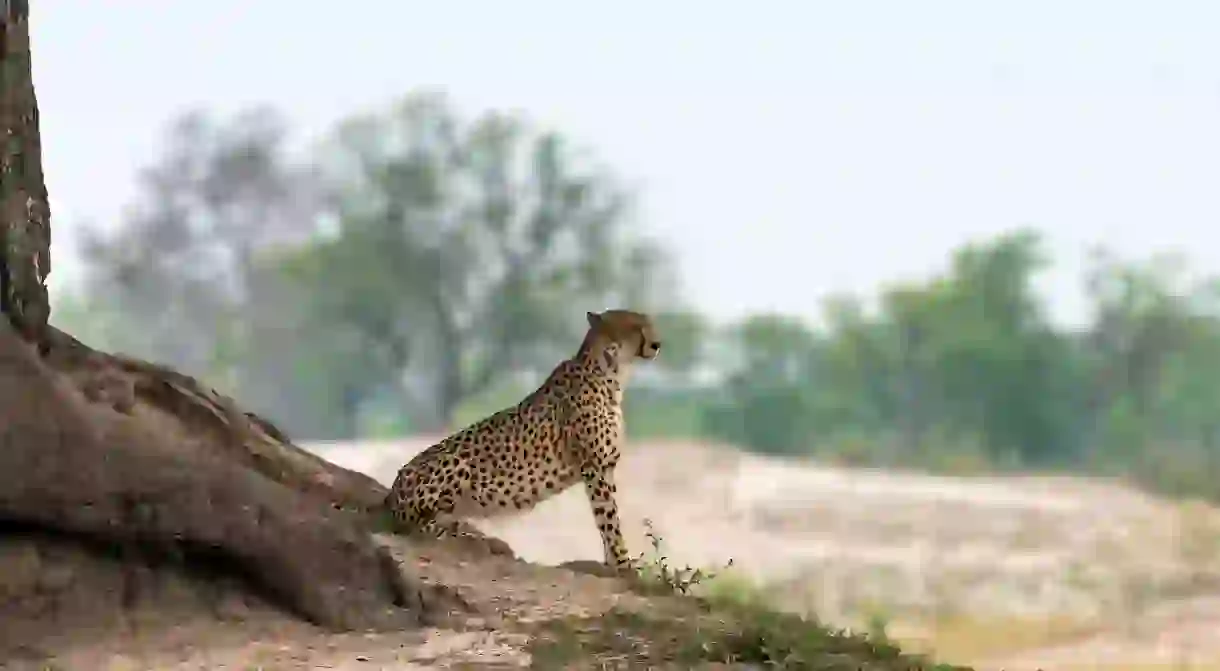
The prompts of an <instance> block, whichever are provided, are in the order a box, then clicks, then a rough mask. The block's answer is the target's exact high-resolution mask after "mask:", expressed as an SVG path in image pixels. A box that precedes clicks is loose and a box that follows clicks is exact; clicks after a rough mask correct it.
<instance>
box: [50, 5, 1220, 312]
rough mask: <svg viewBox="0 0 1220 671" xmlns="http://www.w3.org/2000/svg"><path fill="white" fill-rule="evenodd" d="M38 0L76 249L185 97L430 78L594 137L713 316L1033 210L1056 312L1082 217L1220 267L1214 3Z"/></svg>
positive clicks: (1099, 230) (289, 95)
mask: <svg viewBox="0 0 1220 671" xmlns="http://www.w3.org/2000/svg"><path fill="white" fill-rule="evenodd" d="M34 5H35V6H34V8H33V12H34V13H33V19H32V20H33V40H34V75H35V83H36V86H37V90H38V96H39V103H40V105H41V110H42V130H43V137H44V162H45V167H46V170H47V181H48V186H49V188H50V191H51V199H52V206H53V208H54V210H53V217H54V226H55V240H56V245H57V247H56V252H57V253H58V254H60V255H61V257H60V258H61V259H62V254H64V252H65V251H67V249H65V246H66V245H70V244H71V243H70V237H71V228H72V225H73V223H74V222H76V221H79V220H80V219H82V218H85V217H88V218H93V219H96V220H102V221H104V220H106V219H113V217H114V216H115V215H116V214H117V213H118V212H119V211H120V209H121V208H122V205H123V204H124V203H125V202H127V201H128V200H129V199H130V197H131V195H132V184H133V181H132V177H133V174H134V171H135V170H136V169H137V167H138V166H140V165H141V164H143V163H145V162H147V161H149V160H151V159H152V158H153V157H154V156H155V154H156V151H157V149H158V145H157V143H158V140H159V138H160V133H161V132H162V130H163V129H164V124H165V123H166V122H167V121H168V119H169V118H171V117H172V116H173V115H174V114H175V113H177V112H179V111H181V110H183V109H185V108H187V107H189V106H192V105H196V104H201V105H206V106H208V107H211V108H213V109H216V110H218V111H221V112H228V111H235V110H237V109H239V108H241V107H243V106H245V105H249V104H254V103H260V102H268V103H272V104H274V105H277V106H278V107H280V108H282V109H283V110H284V111H285V112H287V113H288V114H289V116H290V118H291V119H292V120H293V121H294V122H295V123H296V125H297V127H298V128H299V129H300V130H301V131H302V133H303V134H304V135H303V137H308V136H309V135H311V134H317V133H319V132H321V131H323V130H325V129H326V128H327V126H328V125H329V123H330V122H331V121H333V120H335V119H336V118H338V117H340V116H342V115H344V114H346V113H349V112H352V111H356V110H359V109H361V108H368V107H370V106H377V105H383V104H386V103H389V102H392V101H393V100H394V99H395V98H396V97H398V96H399V95H401V94H403V93H405V92H407V91H409V90H412V89H415V88H417V87H427V88H442V89H444V90H446V91H447V92H449V94H450V95H451V96H452V98H453V100H454V102H455V103H456V104H457V105H458V106H459V108H460V109H461V110H462V111H464V112H468V113H471V114H473V113H477V112H479V111H480V110H483V109H485V108H488V107H498V108H512V109H517V110H520V111H523V112H526V113H527V114H529V115H530V116H531V117H532V118H534V119H535V120H536V121H539V122H541V123H544V124H548V125H553V126H554V127H557V128H558V129H560V130H562V131H564V132H566V133H568V134H569V135H571V136H572V137H573V138H574V139H576V140H577V141H579V142H580V143H582V144H583V145H585V146H586V147H588V148H589V149H591V150H593V151H594V152H596V153H597V154H598V155H599V156H600V157H601V158H603V159H605V160H606V161H607V162H608V163H609V164H610V165H612V166H613V167H614V168H615V169H616V170H617V171H619V172H620V173H621V174H622V175H624V176H625V177H627V178H628V179H629V180H630V181H631V182H632V183H633V184H635V185H637V186H638V187H639V189H640V195H641V202H642V207H641V211H640V215H641V217H642V218H643V226H645V227H646V228H647V230H649V231H651V232H654V233H655V234H657V235H659V236H662V237H663V238H665V239H667V240H668V241H670V242H671V243H672V244H673V246H674V247H675V248H676V249H677V250H679V252H680V262H681V266H682V271H683V277H684V284H685V288H686V291H687V295H688V296H689V297H690V298H691V299H692V300H693V301H695V303H696V304H697V305H699V306H700V307H702V308H705V309H707V310H709V311H712V312H714V313H715V314H717V315H720V316H726V317H727V316H731V315H735V314H740V313H742V312H744V311H757V310H783V311H790V312H798V313H802V314H806V315H811V316H812V315H813V314H815V313H816V311H817V308H818V305H819V301H820V300H821V299H822V298H823V297H824V296H825V295H826V294H828V293H831V292H836V291H844V290H849V291H869V290H872V289H874V288H875V287H876V286H877V285H878V284H880V283H882V282H885V281H888V280H892V279H896V278H902V277H918V276H920V275H924V274H926V273H929V272H931V271H933V270H935V269H937V268H938V267H940V266H941V265H942V264H943V263H944V261H945V258H946V254H947V252H948V250H949V249H950V248H951V247H953V246H954V245H957V244H959V243H961V242H963V241H965V240H967V239H970V238H975V237H979V236H986V235H989V234H992V233H995V232H998V231H1002V230H1005V229H1009V228H1012V227H1016V226H1021V225H1030V226H1034V227H1037V228H1039V229H1042V230H1043V231H1045V232H1046V233H1047V235H1048V236H1049V239H1050V241H1051V242H1052V251H1053V252H1054V254H1055V258H1056V261H1057V267H1058V271H1057V272H1056V273H1055V274H1054V275H1052V276H1050V277H1049V278H1048V283H1047V285H1046V286H1047V287H1048V288H1049V290H1051V291H1052V292H1053V295H1054V298H1055V306H1056V310H1057V311H1058V312H1059V313H1060V314H1061V315H1071V314H1072V313H1073V312H1075V311H1076V310H1078V307H1079V302H1078V299H1077V296H1076V294H1077V289H1076V286H1077V276H1078V273H1079V270H1080V267H1079V261H1080V258H1081V252H1082V251H1083V250H1084V249H1085V248H1086V247H1087V246H1088V245H1090V244H1093V243H1097V242H1106V243H1108V244H1110V245H1111V246H1112V247H1114V248H1115V249H1117V250H1119V251H1121V252H1123V253H1128V254H1144V253H1147V252H1150V251H1153V250H1166V249H1179V250H1182V251H1185V252H1186V253H1188V254H1189V255H1190V257H1191V258H1192V259H1193V261H1194V263H1195V265H1196V266H1197V267H1198V269H1199V270H1202V271H1207V272H1220V37H1218V36H1220V3H1217V2H1208V1H1206V0H1200V1H1199V2H1174V1H1171V0H1159V1H1158V2H1148V1H1144V2H1122V1H1119V0H1098V1H1096V2H1087V1H1085V0H1074V1H1072V2H1065V1H1062V0H1061V1H1058V2H1038V1H1033V0H1024V1H1022V2H979V1H978V0H974V1H968V2H932V1H929V2H920V3H914V2H909V0H895V1H893V2H868V1H864V0H853V1H852V2H846V1H841V2H834V3H830V2H814V1H813V0H806V1H805V2H796V1H795V0H792V1H790V2H783V3H781V2H769V3H763V2H759V3H751V4H747V3H744V2H738V3H725V2H708V1H707V0H704V1H701V2H695V1H693V0H669V1H668V2H651V3H644V2H638V1H626V2H617V3H610V4H607V5H601V6H595V5H593V4H591V3H570V2H569V3H564V2H558V1H548V2H541V1H531V0H518V1H517V2H512V3H508V2H492V1H491V0H486V1H484V2H462V1H457V0H449V1H448V2H443V3H442V2H428V3H424V2H406V1H401V0H400V1H399V2H391V1H390V0H380V1H377V2H373V1H365V2H356V1H352V2H347V3H334V2H320V1H314V0H291V1H289V0H259V1H258V2H251V1H250V0H243V1H237V0H212V1H211V2H149V1H147V0H142V1H136V0H106V1H105V2H84V1H83V0H38V2H35V3H34ZM595 7H600V9H595ZM336 8H338V9H336ZM747 8H752V9H747ZM69 273H70V270H68V266H67V264H66V263H64V262H63V261H62V260H61V261H60V262H59V263H58V264H57V265H56V271H55V273H54V279H55V280H56V281H55V282H53V284H61V283H62V282H63V280H65V279H67V277H66V276H67V275H68V274H69Z"/></svg>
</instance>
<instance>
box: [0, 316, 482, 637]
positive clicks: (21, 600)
mask: <svg viewBox="0 0 1220 671" xmlns="http://www.w3.org/2000/svg"><path fill="white" fill-rule="evenodd" d="M61 335H62V334H61ZM56 346H58V347H59V352H58V353H57V352H56ZM73 348H75V349H73ZM112 362H115V363H112ZM83 363H87V364H88V366H85V365H83ZM48 364H50V365H48ZM87 368H88V370H87ZM99 373H104V374H105V375H108V376H110V377H111V378H112V379H113V380H116V381H118V383H119V384H118V386H119V387H120V388H123V386H124V385H130V387H129V388H130V389H131V390H132V391H133V392H134V393H133V395H132V396H131V398H129V399H128V400H127V401H126V402H123V403H112V402H109V401H112V400H113V397H108V398H107V399H106V400H107V401H108V402H107V403H106V404H105V405H103V404H99V403H88V402H87V401H86V400H85V398H84V397H83V396H82V394H81V392H80V391H79V386H78V385H73V384H70V381H73V382H77V383H78V384H79V375H82V374H84V375H96V374H99ZM188 381H189V384H188ZM190 385H194V386H193V388H191V386H190ZM171 402H173V403H178V404H180V405H181V404H186V405H189V406H192V408H183V407H177V408H170V409H169V410H170V411H167V409H166V407H165V405H166V404H168V403H171ZM226 404H227V406H228V408H229V411H226V410H225V407H224V406H225V405H226ZM232 407H233V406H232V403H231V401H227V399H223V398H222V397H219V395H216V394H214V392H209V394H203V393H201V388H200V387H199V386H198V384H197V383H195V382H194V381H193V380H190V378H186V377H185V376H180V375H178V374H175V373H172V372H161V369H158V368H157V367H155V366H147V365H146V366H144V367H140V366H135V365H133V364H132V362H131V361H130V360H125V359H121V358H112V357H109V356H108V355H103V354H100V353H97V352H92V351H91V350H88V348H85V347H84V346H83V345H80V344H79V343H77V342H76V341H74V340H71V339H70V338H67V337H66V336H63V337H62V338H61V339H59V340H58V341H53V342H52V343H51V347H50V351H49V352H48V353H47V357H46V363H44V361H43V360H42V359H40V358H39V356H38V353H36V351H35V350H34V348H33V347H31V346H30V345H28V344H27V343H25V342H24V341H22V340H21V339H20V338H19V337H18V336H17V335H16V334H15V333H14V332H13V331H12V330H11V329H10V328H9V327H8V326H7V324H3V325H0V621H3V622H4V627H3V628H2V629H3V632H2V633H0V661H2V660H4V659H6V658H8V657H10V656H12V655H20V654H21V650H26V651H27V653H28V652H29V651H31V650H32V651H35V652H36V651H37V650H38V649H39V648H40V647H41V646H46V645H55V644H58V643H57V642H59V641H60V640H61V639H62V638H63V637H64V636H66V635H67V634H68V633H69V632H71V633H72V634H73V635H85V636H88V635H90V634H91V633H99V632H103V631H104V630H106V629H107V627H113V626H128V625H131V624H132V623H136V622H139V621H141V620H144V621H155V620H161V621H163V622H167V621H171V622H172V621H180V620H182V619H183V618H187V617H190V616H196V617H201V618H211V619H213V620H214V619H216V618H217V617H218V614H220V615H221V616H224V617H228V616H230V615H232V614H233V613H234V612H242V611H243V609H247V610H248V609H251V608H253V609H254V611H267V612H275V611H276V610H278V609H282V610H280V613H281V618H283V617H286V616H287V614H289V613H290V614H291V616H292V617H298V618H304V619H306V620H308V621H310V622H312V623H315V624H317V625H321V626H323V627H326V628H330V629H336V630H346V629H365V628H379V629H403V628H417V627H419V626H420V625H422V624H425V623H427V622H429V621H434V620H437V619H439V618H443V617H444V616H445V614H447V613H448V612H449V611H450V610H452V609H454V608H456V607H458V605H459V604H458V602H457V601H456V600H453V599H450V598H447V597H446V596H445V595H444V594H443V593H442V592H441V591H439V590H437V589H434V588H429V587H426V586H425V585H423V584H422V583H419V582H418V581H417V580H416V579H415V578H414V576H409V575H406V574H404V572H403V571H402V569H401V568H400V567H399V565H398V564H397V562H395V561H394V559H393V558H392V557H391V556H390V554H389V553H388V552H387V551H386V550H385V549H384V548H382V547H381V546H379V545H377V544H376V543H375V542H374V541H373V539H372V537H371V536H370V534H369V533H368V527H367V517H366V516H365V515H364V514H362V513H363V510H364V509H366V508H367V507H368V503H369V502H370V501H371V500H374V499H375V498H376V496H377V495H378V488H379V486H378V485H376V483H374V482H373V481H372V480H371V479H368V478H364V477H363V476H359V475H358V474H354V473H351V472H350V471H345V470H344V469H340V468H338V467H335V466H332V465H330V464H327V463H326V462H324V461H322V460H320V459H317V458H316V457H313V456H312V455H309V454H308V453H306V452H304V451H303V450H300V449H299V448H296V447H295V446H292V445H291V444H290V443H288V442H287V441H286V440H285V439H283V438H282V436H280V435H279V434H278V432H275V431H274V430H273V429H272V428H271V427H270V425H268V424H265V423H262V422H261V421H256V420H257V418H253V417H252V416H249V415H246V414H245V413H236V412H233V411H232V410H231V408H232ZM192 409H193V410H194V412H191V410H192ZM209 418H210V419H209ZM207 421H212V422H214V423H215V424H216V425H217V426H218V427H220V428H217V429H216V430H213V431H208V430H206V428H207V427H206V426H204V427H201V426H199V425H198V424H200V423H205V422H207ZM222 422H227V423H229V426H228V427H227V428H226V427H224V426H222ZM234 422H239V423H240V426H239V425H238V424H235V423H234ZM192 423H196V424H195V425H192ZM234 427H237V429H239V430H233V429H234ZM188 437H189V439H188ZM272 448H274V449H272ZM298 453H299V454H298ZM270 604H275V608H273V607H272V606H271V605H270ZM234 609H236V610H234Z"/></svg>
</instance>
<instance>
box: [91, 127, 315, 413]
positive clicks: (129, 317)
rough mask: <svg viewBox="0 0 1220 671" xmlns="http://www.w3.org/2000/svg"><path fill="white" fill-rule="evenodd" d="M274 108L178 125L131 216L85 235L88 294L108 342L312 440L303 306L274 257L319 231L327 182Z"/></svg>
mask: <svg viewBox="0 0 1220 671" xmlns="http://www.w3.org/2000/svg"><path fill="white" fill-rule="evenodd" d="M287 137H288V135H287V127H286V125H285V123H284V121H283V119H282V117H281V116H280V115H279V114H278V113H276V112H275V111H274V110H271V109H268V108H252V109H249V110H246V111H244V112H241V113H238V114H236V115H234V116H233V117H231V118H228V119H217V118H215V117H213V116H212V115H209V114H207V113H205V112H202V111H192V112H189V113H186V114H184V115H182V116H180V117H179V118H177V119H176V120H175V121H174V122H173V123H172V124H171V125H170V127H169V128H168V131H167V133H166V137H165V150H164V152H163V153H162V154H161V156H159V157H158V158H157V159H156V160H155V161H154V162H153V163H152V164H151V165H149V166H147V167H146V168H145V169H144V170H143V171H142V172H141V174H140V176H139V183H138V186H139V190H138V192H137V193H138V195H137V198H136V200H135V202H133V203H132V204H131V205H130V206H129V207H128V208H127V209H126V211H125V213H124V215H123V216H122V217H121V218H120V219H119V220H118V221H115V222H112V225H109V226H86V227H83V232H82V238H83V244H82V252H83V254H82V259H81V261H82V265H83V267H84V282H83V285H82V289H83V292H82V293H83V295H82V296H81V300H82V301H83V302H84V303H85V305H87V310H86V312H87V313H88V314H92V315H97V317H91V319H100V320H102V321H105V322H107V323H108V328H107V329H106V331H105V335H106V339H107V342H106V343H105V345H106V346H107V347H112V348H115V349H119V350H122V351H126V352H130V353H132V354H135V355H137V356H140V357H144V358H148V359H151V360H154V361H159V362H162V363H166V364H170V365H173V366H175V367H177V368H179V369H181V370H183V371H185V372H188V373H190V374H192V375H196V376H201V377H204V378H206V379H207V380H208V381H209V382H210V383H211V384H214V385H216V386H217V387H220V388H222V389H225V390H227V391H229V392H231V393H238V392H239V391H240V396H241V397H242V398H243V399H244V400H246V401H247V402H248V403H249V404H250V405H251V406H252V407H254V408H257V409H258V410H259V411H261V412H265V413H266V414H268V415H270V416H271V417H273V418H275V419H276V420H279V421H280V422H282V423H284V424H285V426H287V427H288V428H289V429H290V430H292V431H293V432H294V433H296V432H298V431H302V430H303V433H304V435H311V434H312V430H313V427H311V426H310V425H309V424H310V422H311V420H313V419H314V418H315V417H316V416H317V415H316V408H312V409H310V410H311V412H303V411H302V410H300V408H302V407H303V404H301V403H298V402H297V400H298V399H296V398H294V395H295V393H296V391H297V390H298V389H299V386H298V385H295V384H293V382H294V380H293V379H292V377H291V375H290V372H291V370H292V368H293V365H292V364H293V363H294V362H295V361H296V360H298V359H299V358H300V357H296V356H294V355H293V352H294V351H295V340H294V339H295V335H296V333H297V330H296V329H294V328H293V324H294V321H295V319H296V315H297V314H298V312H299V310H298V309H297V307H296V305H295V304H294V302H293V300H291V298H293V297H294V296H296V294H295V293H294V292H293V291H292V290H291V287H289V286H288V285H286V284H285V283H284V282H283V281H282V280H281V278H280V277H279V275H278V273H277V272H276V271H275V268H274V267H273V265H272V264H271V263H270V262H269V261H268V255H269V254H271V253H272V252H273V251H274V250H276V249H277V248H280V247H282V246H284V245H290V244H292V243H294V242H295V243H300V242H301V241H304V240H306V239H308V238H309V237H310V235H312V233H313V231H314V229H315V227H316V225H317V223H316V214H317V212H318V207H319V205H320V199H319V195H320V193H321V191H320V187H319V185H318V183H317V182H316V180H315V176H314V175H313V174H312V173H311V171H310V169H309V168H308V167H307V166H306V165H305V164H303V163H302V162H300V161H297V160H294V158H293V157H292V156H291V155H290V154H289V153H288V148H287Z"/></svg>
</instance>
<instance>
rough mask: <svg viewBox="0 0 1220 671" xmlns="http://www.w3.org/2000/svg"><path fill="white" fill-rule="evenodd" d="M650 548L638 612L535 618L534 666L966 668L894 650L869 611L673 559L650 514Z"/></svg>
mask: <svg viewBox="0 0 1220 671" xmlns="http://www.w3.org/2000/svg"><path fill="white" fill-rule="evenodd" d="M646 525H647V535H648V538H649V541H650V543H651V545H652V549H651V552H650V553H646V554H645V555H643V556H641V557H640V574H639V578H640V579H639V582H638V584H637V588H638V589H640V591H641V592H643V593H645V594H664V595H666V597H668V598H664V599H661V600H658V601H656V602H654V603H653V604H652V605H651V606H650V608H649V609H648V611H647V612H637V611H631V610H626V609H614V610H611V611H610V612H608V613H606V614H604V615H601V616H598V617H591V618H567V619H561V620H553V621H550V622H546V623H542V624H539V625H537V626H536V628H535V629H536V630H535V631H534V634H535V636H534V638H533V640H532V643H531V650H530V652H531V654H532V655H533V659H534V668H536V669H569V668H630V669H634V668H673V669H691V668H696V667H697V666H698V665H706V664H715V663H721V664H749V665H763V666H766V667H769V668H776V669H819V670H824V671H955V670H961V671H969V670H968V669H967V667H955V666H951V665H948V664H934V663H933V662H931V661H929V660H928V659H927V658H925V657H923V656H917V655H907V654H903V653H902V652H901V651H900V650H899V649H898V648H897V647H896V646H894V645H892V644H890V642H889V641H888V636H887V635H886V633H885V621H884V618H883V617H880V616H879V617H878V618H877V619H876V620H875V621H874V622H872V623H871V624H872V625H873V626H872V627H871V629H872V630H873V631H872V632H870V633H869V634H860V633H850V632H847V631H840V630H835V629H832V628H829V627H826V626H824V625H823V624H821V623H820V622H818V621H817V620H816V619H815V618H812V617H803V616H801V615H797V614H794V613H788V612H782V611H780V610H777V609H775V608H773V607H771V606H770V605H769V604H770V603H772V602H773V600H772V599H771V598H769V595H768V594H767V592H766V591H765V590H762V589H760V588H758V587H757V586H755V585H754V584H753V583H751V582H750V581H749V580H747V579H746V578H745V577H744V576H742V575H741V574H738V573H736V572H733V571H729V570H727V569H730V568H731V566H732V562H729V564H728V565H727V566H726V567H725V570H717V571H715V572H711V571H706V570H703V569H698V568H692V567H689V566H687V567H684V568H674V567H672V566H670V565H669V563H668V562H669V559H668V557H667V556H666V555H665V553H664V543H663V541H662V540H661V538H660V537H659V536H658V535H657V534H656V532H655V530H654V529H653V528H652V525H651V523H650V522H646Z"/></svg>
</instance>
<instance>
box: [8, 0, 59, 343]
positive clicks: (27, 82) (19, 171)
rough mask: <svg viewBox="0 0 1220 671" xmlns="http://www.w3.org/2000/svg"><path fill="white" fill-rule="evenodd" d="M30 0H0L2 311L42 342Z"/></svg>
mask: <svg viewBox="0 0 1220 671" xmlns="http://www.w3.org/2000/svg"><path fill="white" fill-rule="evenodd" d="M29 9H30V8H29V2H28V0H0V12H2V13H3V26H0V311H2V312H4V314H5V315H7V316H8V318H9V321H10V322H11V323H12V324H13V326H14V327H15V328H16V329H17V331H18V332H19V333H20V334H21V335H22V336H23V337H24V338H25V339H26V340H29V341H32V342H37V343H40V344H41V343H42V342H43V338H44V335H45V330H46V325H47V318H48V317H49V316H50V314H51V308H50V304H49V302H48V299H47V287H46V280H47V275H48V274H49V273H50V272H51V210H50V206H49V205H48V204H47V189H46V185H45V182H44V181H43V177H42V144H41V140H40V136H39V132H38V101H37V99H36V98H35V96H34V82H33V77H32V74H31V73H32V70H31V67H30V29H29Z"/></svg>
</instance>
